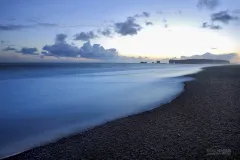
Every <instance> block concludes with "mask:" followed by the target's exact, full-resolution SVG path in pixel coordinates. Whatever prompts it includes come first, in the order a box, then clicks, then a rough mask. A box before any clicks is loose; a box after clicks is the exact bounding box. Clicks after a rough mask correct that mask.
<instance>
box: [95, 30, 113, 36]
mask: <svg viewBox="0 0 240 160" xmlns="http://www.w3.org/2000/svg"><path fill="white" fill-rule="evenodd" d="M98 34H101V35H103V36H105V37H110V38H112V36H113V33H112V31H111V30H110V29H109V28H105V29H103V30H98Z"/></svg>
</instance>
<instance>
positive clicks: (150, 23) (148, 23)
mask: <svg viewBox="0 0 240 160" xmlns="http://www.w3.org/2000/svg"><path fill="white" fill-rule="evenodd" d="M145 24H146V26H152V25H153V23H152V22H146V23H145Z"/></svg>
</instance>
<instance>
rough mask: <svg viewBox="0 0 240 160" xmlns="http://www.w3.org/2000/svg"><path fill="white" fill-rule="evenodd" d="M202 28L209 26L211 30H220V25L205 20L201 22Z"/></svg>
mask: <svg viewBox="0 0 240 160" xmlns="http://www.w3.org/2000/svg"><path fill="white" fill-rule="evenodd" d="M202 28H209V29H213V30H221V29H222V27H221V26H220V25H215V24H208V23H207V22H204V23H203V24H202Z"/></svg>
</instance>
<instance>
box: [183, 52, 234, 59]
mask: <svg viewBox="0 0 240 160" xmlns="http://www.w3.org/2000/svg"><path fill="white" fill-rule="evenodd" d="M237 57H238V54H237V53H226V54H212V53H205V54H203V55H193V56H190V57H185V56H182V57H181V59H219V60H228V61H233V60H235V59H236V58H237Z"/></svg>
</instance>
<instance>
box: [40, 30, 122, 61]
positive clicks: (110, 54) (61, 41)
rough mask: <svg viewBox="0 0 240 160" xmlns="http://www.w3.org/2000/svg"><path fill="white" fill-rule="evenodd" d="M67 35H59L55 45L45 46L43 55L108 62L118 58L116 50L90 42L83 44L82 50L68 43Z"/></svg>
mask: <svg viewBox="0 0 240 160" xmlns="http://www.w3.org/2000/svg"><path fill="white" fill-rule="evenodd" d="M66 38H67V37H66V35H65V34H58V35H57V36H56V38H55V40H56V41H55V44H53V45H45V46H44V47H43V50H44V51H43V52H42V55H45V56H57V57H84V58H94V59H102V60H108V59H113V58H115V57H118V52H117V50H116V49H105V48H104V47H102V46H100V45H99V44H94V45H91V44H90V42H86V43H84V44H83V46H82V47H81V48H79V47H77V46H75V45H70V44H68V43H66V41H65V39H66Z"/></svg>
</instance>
